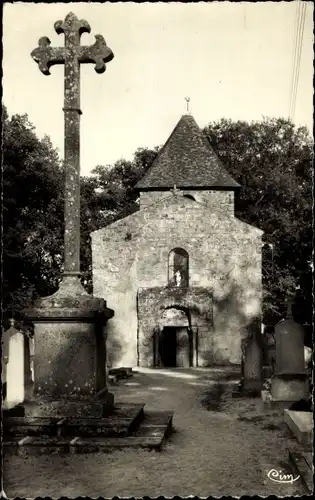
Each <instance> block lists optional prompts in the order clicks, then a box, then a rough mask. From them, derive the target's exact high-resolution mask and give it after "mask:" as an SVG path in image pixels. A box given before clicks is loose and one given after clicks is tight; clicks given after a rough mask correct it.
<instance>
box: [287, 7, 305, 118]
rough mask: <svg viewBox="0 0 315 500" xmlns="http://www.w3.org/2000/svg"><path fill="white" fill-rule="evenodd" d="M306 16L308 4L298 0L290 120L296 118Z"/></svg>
mask: <svg viewBox="0 0 315 500" xmlns="http://www.w3.org/2000/svg"><path fill="white" fill-rule="evenodd" d="M305 14H306V2H301V1H300V0H298V3H297V8H296V19H295V30H294V45H293V67H292V77H291V85H290V95H289V118H290V119H293V118H294V113H295V106H296V96H297V90H298V84H299V76H300V66H301V53H302V45H303V36H304V25H305Z"/></svg>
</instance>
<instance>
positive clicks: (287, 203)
mask: <svg viewBox="0 0 315 500" xmlns="http://www.w3.org/2000/svg"><path fill="white" fill-rule="evenodd" d="M205 133H206V134H207V135H208V137H209V138H210V140H211V142H212V145H213V147H214V149H215V151H216V152H217V154H218V156H219V157H220V158H221V160H222V161H223V163H224V164H225V165H226V167H227V170H228V171H229V173H230V174H231V175H232V177H234V178H235V180H236V181H237V182H239V183H240V184H241V186H242V187H241V189H240V194H239V198H238V200H237V204H236V216H237V217H239V218H240V219H242V220H243V221H245V222H248V223H249V224H253V225H255V226H257V227H259V228H260V229H262V230H263V231H264V232H265V234H264V241H265V242H266V243H268V244H269V245H266V247H265V248H264V250H263V286H264V302H263V312H264V322H265V323H270V322H271V323H275V322H276V321H277V320H279V319H280V318H281V316H283V314H284V313H285V311H284V307H285V295H286V292H287V291H288V289H295V288H296V287H298V286H299V287H300V290H299V307H298V308H296V310H297V314H298V316H299V320H300V321H301V322H303V320H304V322H305V321H308V322H310V323H311V322H312V320H311V318H312V300H311V298H312V286H311V282H312V270H311V268H310V262H311V260H312V242H313V232H312V187H311V186H312V184H313V183H312V141H311V139H310V137H309V134H308V131H307V129H306V128H305V127H298V128H296V127H294V125H293V123H292V122H291V121H289V120H285V119H275V118H265V119H263V120H262V121H259V122H253V123H247V122H243V121H237V122H232V121H231V120H224V119H223V120H221V121H219V122H217V123H210V124H209V125H208V126H207V127H206V128H205ZM270 245H273V249H274V251H273V254H274V255H273V262H272V252H271V247H270Z"/></svg>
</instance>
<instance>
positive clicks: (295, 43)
mask: <svg viewBox="0 0 315 500" xmlns="http://www.w3.org/2000/svg"><path fill="white" fill-rule="evenodd" d="M300 6H301V2H300V0H298V1H297V3H296V9H295V20H294V35H293V45H292V74H291V82H290V92H289V117H291V110H292V96H293V86H294V81H295V70H296V54H297V41H298V31H299V30H298V27H299V18H300Z"/></svg>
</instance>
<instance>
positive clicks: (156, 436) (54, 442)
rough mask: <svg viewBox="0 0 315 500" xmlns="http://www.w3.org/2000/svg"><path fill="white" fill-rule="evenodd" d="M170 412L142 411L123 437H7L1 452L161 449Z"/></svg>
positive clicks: (29, 452) (169, 420) (169, 424)
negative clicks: (140, 418)
mask: <svg viewBox="0 0 315 500" xmlns="http://www.w3.org/2000/svg"><path fill="white" fill-rule="evenodd" d="M172 419H173V412H170V411H168V412H167V411H160V412H148V413H147V414H145V417H144V419H143V421H142V422H141V424H140V426H139V428H138V429H137V430H136V432H134V433H133V434H131V435H129V436H124V437H120V436H119V437H101V436H99V437H93V436H90V437H80V436H76V437H62V436H58V437H56V436H55V437H48V436H47V437H45V436H25V437H24V438H22V439H21V437H17V436H15V437H9V438H8V439H4V440H3V449H4V453H11V454H12V453H14V454H19V455H24V456H28V455H34V454H35V455H38V454H51V453H95V452H107V451H112V450H115V449H122V448H130V447H131V448H145V449H154V450H157V451H159V450H161V449H162V446H163V443H164V440H165V439H166V437H167V436H168V435H169V434H170V432H171V430H172Z"/></svg>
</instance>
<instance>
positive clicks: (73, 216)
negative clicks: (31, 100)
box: [31, 12, 114, 276]
mask: <svg viewBox="0 0 315 500" xmlns="http://www.w3.org/2000/svg"><path fill="white" fill-rule="evenodd" d="M54 27H55V31H56V32H57V33H58V34H61V33H64V36H65V45H64V47H51V46H50V43H51V42H50V40H49V38H47V37H46V36H44V37H42V38H40V39H39V41H38V47H37V48H36V49H34V50H33V51H32V53H31V56H32V58H33V59H34V61H35V62H37V63H38V67H39V69H40V71H41V72H42V73H44V75H49V74H50V71H49V68H50V67H51V66H53V65H55V64H64V108H63V111H64V123H65V132H64V135H65V173H66V175H65V177H66V180H65V232H64V238H65V250H64V252H65V255H64V276H80V121H79V118H80V115H81V114H82V111H81V109H80V64H85V63H94V64H95V67H94V69H95V71H96V72H97V73H103V72H104V71H105V69H106V65H105V63H107V62H109V61H111V60H112V59H113V57H114V54H113V52H112V51H111V49H110V48H109V47H108V46H107V45H106V42H105V40H104V38H103V37H102V35H95V43H94V45H91V46H82V45H80V38H81V35H82V34H83V33H90V31H91V28H90V25H89V23H88V22H87V21H85V20H84V19H81V20H79V19H78V18H77V17H76V16H75V14H73V13H72V12H70V13H69V14H68V15H67V16H66V18H65V20H64V21H57V22H56V23H55V25H54Z"/></svg>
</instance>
